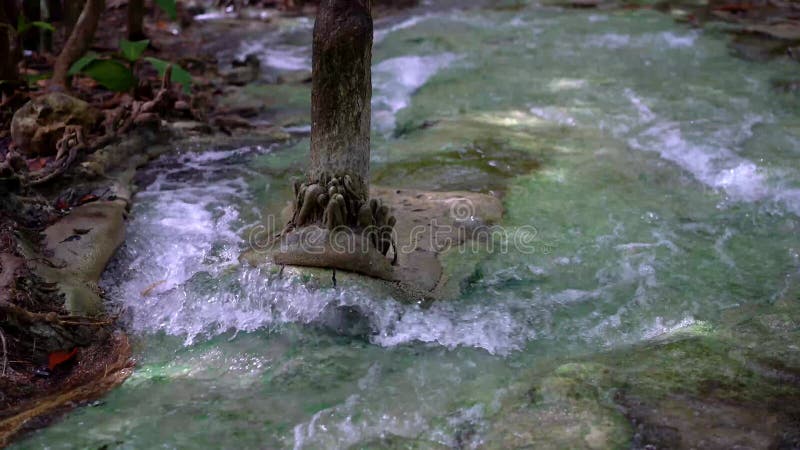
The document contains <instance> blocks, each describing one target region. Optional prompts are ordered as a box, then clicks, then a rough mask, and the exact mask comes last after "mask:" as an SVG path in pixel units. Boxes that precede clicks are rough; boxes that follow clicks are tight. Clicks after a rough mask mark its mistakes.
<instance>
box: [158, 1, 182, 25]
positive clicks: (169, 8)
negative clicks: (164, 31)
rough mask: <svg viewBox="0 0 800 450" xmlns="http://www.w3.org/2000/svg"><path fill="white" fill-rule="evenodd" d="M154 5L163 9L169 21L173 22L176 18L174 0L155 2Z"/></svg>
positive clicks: (176, 8) (176, 11)
mask: <svg viewBox="0 0 800 450" xmlns="http://www.w3.org/2000/svg"><path fill="white" fill-rule="evenodd" d="M156 5H158V6H159V7H160V8H161V9H163V10H164V12H166V13H167V15H168V16H169V18H170V19H172V20H175V19H176V18H177V17H178V5H177V3H176V2H175V0H156Z"/></svg>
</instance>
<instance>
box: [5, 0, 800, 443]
mask: <svg viewBox="0 0 800 450" xmlns="http://www.w3.org/2000/svg"><path fill="white" fill-rule="evenodd" d="M557 4H558V5H559V6H566V7H572V8H598V9H615V8H617V9H629V8H653V9H656V10H659V11H662V12H664V13H667V14H670V15H672V16H673V17H675V19H676V20H679V21H682V22H686V23H688V24H689V25H690V26H694V27H703V26H710V25H711V24H714V26H720V27H722V29H723V30H724V31H726V32H729V33H731V48H732V51H734V52H735V53H736V54H737V55H738V56H741V57H744V58H747V59H751V60H757V61H758V60H766V59H769V58H772V57H775V56H777V55H785V54H788V55H789V56H790V57H792V58H794V59H798V60H800V3H795V2H782V1H775V0H772V1H769V2H735V3H734V2H724V1H718V0H714V1H711V2H708V3H702V4H701V3H697V2H693V3H688V2H661V3H657V4H646V5H643V4H631V3H629V2H619V1H605V0H568V1H566V2H558V3H557ZM254 11H255V10H251V11H249V12H248V13H247V14H244V13H242V14H239V15H235V14H234V15H230V14H229V15H225V17H226V18H225V20H220V21H194V20H193V15H194V14H197V13H200V12H202V11H188V10H180V11H179V15H178V18H177V20H176V21H168V20H161V19H158V18H155V19H152V18H151V19H146V26H145V31H146V35H147V36H148V38H149V40H150V43H149V47H148V49H147V50H146V51H145V56H153V57H157V58H159V59H162V60H166V61H171V62H174V63H176V64H178V65H179V66H180V67H182V68H184V69H186V70H187V71H188V72H189V73H190V74H191V76H192V83H191V88H190V89H188V90H186V89H182V87H183V86H180V85H176V84H175V83H172V82H171V81H170V79H169V78H168V77H166V76H163V77H161V76H159V73H158V71H156V70H155V69H153V68H149V67H145V66H138V67H136V71H137V75H138V77H139V80H140V82H139V83H138V85H137V86H136V88H134V89H133V90H132V91H131V92H127V93H115V92H111V91H109V90H107V89H105V88H103V87H102V86H100V85H99V84H98V83H97V82H96V81H94V80H92V79H91V78H88V77H83V76H77V77H75V79H74V80H73V84H72V90H71V92H70V95H71V96H73V97H76V98H79V99H82V100H84V101H85V102H87V103H88V104H81V105H80V106H79V107H78V108H79V109H81V111H83V112H82V113H81V114H88V115H90V116H91V117H92V118H93V120H92V121H91V122H92V123H91V125H90V126H89V125H87V126H85V127H83V128H81V129H76V128H74V123H73V122H70V117H67V116H68V115H69V114H73V113H75V110H74V108H75V105H74V104H72V103H70V105H71V106H69V108H67V109H66V110H63V111H62V110H59V106H58V105H60V103H57V102H58V96H59V95H63V94H58V93H56V94H54V93H52V92H49V91H48V86H47V81H46V79H44V78H43V77H44V75H45V74H47V73H49V72H50V71H51V70H52V65H53V62H54V60H55V56H54V55H51V54H47V53H44V54H39V53H32V54H30V55H28V56H27V57H26V58H25V61H24V64H23V68H22V74H23V75H24V76H25V77H26V78H27V79H28V80H30V82H29V83H26V84H25V85H19V86H16V87H15V88H14V89H8V87H7V86H4V87H5V89H6V92H4V93H3V97H2V103H0V268H2V270H0V324H2V325H0V352H1V353H0V394H1V395H0V446H4V445H5V444H7V443H8V442H9V441H10V439H11V438H12V437H14V436H18V435H19V434H20V433H23V432H25V431H27V430H31V429H34V428H37V427H41V426H43V425H46V424H47V423H48V421H49V420H51V418H52V417H54V416H55V415H56V414H58V413H61V412H63V411H66V410H68V409H70V408H73V407H76V406H78V405H82V404H86V403H88V402H91V401H93V400H95V399H97V398H98V397H100V396H102V395H103V394H104V393H105V392H107V391H108V390H109V389H111V388H113V387H114V386H116V385H118V384H119V383H121V382H122V381H124V380H125V378H126V377H127V376H128V375H129V374H130V373H131V371H132V367H133V361H132V360H131V351H130V344H129V343H128V340H127V338H126V336H125V334H124V332H123V330H122V328H121V327H120V326H119V324H118V322H117V314H118V312H117V311H108V310H107V308H106V307H105V305H104V302H103V292H102V290H101V289H100V288H99V287H98V282H99V278H100V274H101V273H102V271H103V269H104V268H105V265H106V264H107V263H108V261H109V260H110V259H111V257H112V256H113V254H114V251H115V250H116V248H117V247H118V246H119V245H121V244H122V242H123V241H124V227H125V217H126V214H127V212H128V210H129V208H130V205H131V201H132V195H133V190H134V188H135V186H134V174H135V171H136V168H137V167H140V166H142V165H144V164H146V163H147V162H148V161H150V160H152V159H153V158H155V157H156V156H158V155H160V154H162V153H163V152H166V151H169V149H170V148H171V146H170V143H171V142H174V141H175V140H177V139H183V138H186V137H187V136H195V137H197V136H201V137H202V136H205V137H216V138H219V137H229V136H233V137H235V136H236V135H237V134H238V133H240V132H244V131H246V132H247V133H248V134H249V135H257V136H259V137H260V138H262V139H266V140H270V139H273V140H274V139H281V133H282V132H281V129H280V126H277V125H275V124H268V123H264V121H263V117H261V116H260V115H259V108H258V107H253V106H252V105H247V104H243V105H236V104H231V103H230V102H226V101H223V99H225V98H231V97H232V96H235V95H236V94H235V93H236V92H239V91H242V90H243V86H246V85H248V84H250V83H253V82H256V81H257V80H259V79H260V78H262V77H263V74H262V73H260V68H259V64H258V62H257V60H256V59H253V58H245V59H243V60H240V61H234V62H233V64H232V65H231V66H230V67H228V65H227V64H226V65H225V66H224V67H223V66H222V65H221V64H220V63H219V62H218V61H217V58H216V55H217V52H218V51H219V50H220V46H224V45H226V42H227V41H226V39H227V38H228V37H229V36H230V35H231V33H236V29H237V28H239V27H240V24H246V23H247V22H253V21H264V20H271V19H270V18H271V17H275V16H276V15H280V14H307V15H312V14H313V9H308V8H306V9H304V10H302V11H290V12H287V11H278V10H275V9H265V10H261V11H262V12H265V13H264V14H259V13H257V12H254ZM378 13H379V14H388V13H391V10H390V9H386V10H381V9H379V10H378ZM162 19H163V18H162ZM101 23H102V24H103V25H102V26H101V27H100V29H99V30H98V33H97V35H96V36H95V41H94V44H93V46H92V50H93V51H95V52H97V53H100V54H110V53H113V52H116V51H117V50H118V46H117V42H118V40H119V38H120V30H122V29H124V25H125V23H126V8H125V7H124V2H116V4H112V5H110V6H109V8H108V9H107V10H106V12H105V13H104V16H103V18H102V20H101ZM168 73H169V72H168ZM310 77H311V74H310V72H307V71H298V72H297V73H296V74H293V75H292V77H291V78H290V79H287V78H283V79H276V80H273V81H274V83H309V82H310ZM799 78H800V77H799ZM37 80H38V81H37ZM776 87H778V88H780V89H784V90H786V91H797V90H798V89H800V80H785V81H783V82H781V85H780V86H776ZM53 98H56V100H52V99H53ZM54 101H55V102H56V104H54V103H53V102H54ZM29 102H31V103H32V104H34V105H36V104H38V105H39V107H40V111H39V113H40V116H39V118H40V119H41V118H42V117H44V116H43V115H42V114H41V110H45V111H47V110H48V108H50V110H53V109H55V110H56V111H57V114H52V115H51V116H48V117H46V118H45V119H43V120H46V122H47V123H46V124H47V126H52V129H53V130H54V133H58V135H57V136H56V137H57V139H54V138H52V137H50V138H49V139H44V140H43V141H42V142H44V143H45V144H47V145H49V148H39V149H37V150H36V151H33V150H31V149H30V148H24V146H22V145H20V143H15V142H14V141H13V139H12V137H11V122H12V117H13V115H14V114H15V113H17V111H19V110H20V109H23V107H24V106H25V105H26V104H28V103H29ZM67 103H69V102H67ZM54 105H55V106H54ZM65 111H66V112H65ZM87 111H88V112H87ZM59 114H65V115H66V116H62V117H59ZM71 126H72V127H71Z"/></svg>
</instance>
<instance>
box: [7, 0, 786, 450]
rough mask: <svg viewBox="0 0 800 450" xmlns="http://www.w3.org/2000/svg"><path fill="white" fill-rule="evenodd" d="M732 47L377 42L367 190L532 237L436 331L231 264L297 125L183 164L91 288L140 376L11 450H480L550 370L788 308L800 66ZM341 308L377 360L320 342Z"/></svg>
mask: <svg viewBox="0 0 800 450" xmlns="http://www.w3.org/2000/svg"><path fill="white" fill-rule="evenodd" d="M312 25H313V23H312V22H311V21H310V20H308V19H287V20H286V21H284V22H281V24H280V26H278V27H276V31H274V32H272V33H269V34H265V36H266V37H259V36H252V37H250V38H249V39H247V40H245V42H243V43H242V44H241V46H240V47H239V48H237V49H236V52H237V53H238V54H246V53H249V52H254V51H255V52H257V53H258V55H259V56H260V57H261V59H262V62H263V63H264V65H265V66H266V67H267V68H268V70H272V71H277V72H280V71H287V70H297V69H303V68H309V67H310V32H311V27H312ZM726 42H727V37H726V36H725V35H723V34H717V33H715V32H713V31H698V30H694V29H690V28H687V27H685V26H683V25H680V24H676V23H675V22H674V21H673V20H672V19H671V18H670V17H668V16H666V15H663V14H660V13H657V12H653V11H565V10H561V9H555V8H547V7H542V6H536V5H533V6H527V7H521V8H509V9H492V8H490V7H474V8H463V7H461V8H459V7H451V6H447V5H439V6H437V5H433V6H430V5H429V6H427V7H424V8H421V9H420V10H411V11H410V12H406V13H403V14H401V15H399V16H393V17H391V18H388V19H382V20H379V21H378V22H377V23H376V33H375V48H374V67H373V81H374V92H373V125H374V127H373V131H374V137H373V178H374V179H375V180H376V182H378V183H380V184H382V185H390V186H403V187H416V188H425V189H439V190H456V189H465V190H475V191H480V192H485V193H493V194H496V195H501V196H502V198H503V203H504V206H505V208H506V215H505V217H504V221H503V223H502V225H503V226H504V227H505V228H506V229H507V230H511V231H513V230H515V229H519V228H520V227H527V228H526V229H529V230H530V229H534V230H535V239H534V240H533V241H532V242H528V243H527V244H528V245H526V246H525V247H524V248H519V246H517V247H515V246H513V245H512V246H510V247H509V248H508V249H507V251H499V250H498V251H494V252H492V253H490V254H482V255H479V257H476V259H477V261H476V262H475V268H474V270H473V271H472V274H471V275H470V276H469V277H468V278H467V280H465V281H464V283H463V292H462V294H461V296H460V297H459V298H457V299H452V300H448V301H442V302H438V303H434V304H433V305H432V306H431V307H430V308H427V309H422V308H420V307H419V306H417V305H407V304H402V303H400V302H398V301H395V300H394V299H391V298H385V297H383V296H381V295H377V294H375V293H371V292H369V291H368V290H366V289H361V290H355V289H352V290H346V289H345V290H343V289H331V288H326V289H319V288H312V287H309V286H307V285H305V284H304V283H303V282H302V280H296V279H276V278H275V277H270V276H268V275H267V274H266V273H262V272H261V271H260V270H259V269H253V268H249V267H246V266H244V265H241V264H240V263H239V262H238V256H239V254H240V253H241V252H242V251H243V250H246V249H247V247H248V233H249V231H250V229H251V228H252V226H253V225H254V224H257V223H259V222H261V221H263V220H266V217H267V216H268V215H270V214H277V211H278V210H279V209H280V208H281V207H282V205H283V203H284V202H285V200H286V199H288V198H289V193H290V189H289V188H288V186H289V181H288V180H289V177H290V176H292V175H296V174H299V173H302V171H303V167H304V165H305V160H306V158H307V148H308V139H307V132H308V126H307V125H308V119H307V113H306V116H305V117H304V116H303V115H302V114H300V119H294V123H292V124H291V125H292V127H290V128H289V131H291V132H293V133H294V134H293V138H292V139H291V140H290V141H289V142H288V143H280V144H269V145H264V146H251V147H244V148H235V149H231V148H229V147H228V146H220V147H219V148H211V149H209V148H196V147H193V146H191V145H188V144H187V145H185V146H183V147H182V148H180V149H179V150H180V152H179V153H178V154H177V155H168V156H165V157H163V158H162V159H161V160H159V161H157V162H155V163H154V164H152V165H151V167H150V168H149V169H147V170H145V171H144V174H143V175H142V176H141V177H140V185H141V186H140V187H141V188H142V190H141V192H140V193H139V194H137V196H136V200H135V205H134V208H133V213H132V220H131V221H130V224H129V230H128V239H127V241H126V244H125V245H124V247H123V248H122V249H121V251H120V253H119V255H118V257H117V258H116V260H115V261H114V263H113V265H112V267H111V268H110V269H109V270H108V271H107V273H106V276H105V279H104V286H105V287H106V289H107V290H108V293H109V296H110V298H111V299H113V301H114V303H115V304H116V305H117V306H119V307H120V308H121V309H123V310H124V311H125V316H126V317H127V319H128V320H127V323H128V327H129V329H130V333H131V334H132V335H133V336H134V337H135V342H136V348H135V356H136V358H137V361H138V363H137V368H136V371H135V373H134V374H133V376H132V377H131V378H130V379H129V380H128V381H127V382H126V383H125V384H124V385H122V386H121V387H119V388H117V389H116V390H114V391H113V392H111V393H110V394H109V395H108V396H107V397H106V398H105V399H104V400H103V401H102V402H101V403H100V404H98V405H97V406H94V407H84V408H81V409H78V410H76V411H74V412H72V413H70V414H69V415H68V416H67V417H66V418H65V419H64V420H63V421H60V422H59V423H57V424H55V425H53V426H51V427H49V428H47V429H44V430H42V431H40V432H37V433H35V434H33V435H32V436H31V437H29V438H28V439H26V440H25V441H22V442H21V443H19V447H20V448H40V447H45V448H73V447H78V448H100V447H103V446H108V447H104V448H117V447H119V448H155V447H159V448H209V447H210V448H215V447H226V448H309V449H316V448H347V447H349V446H356V447H360V446H363V447H365V448H372V447H370V445H372V444H370V443H375V442H377V441H376V440H379V439H381V438H385V437H387V436H400V437H403V438H409V439H414V440H417V441H419V442H428V443H430V445H433V444H432V443H434V442H435V443H439V444H441V445H445V446H451V447H465V448H471V447H479V446H481V445H482V444H483V443H487V442H488V441H487V439H489V438H488V437H487V436H489V435H490V434H491V431H490V430H491V429H492V428H493V427H495V426H496V425H497V422H498V421H500V420H501V419H498V417H501V416H498V414H499V412H501V411H502V410H503V405H505V404H507V403H508V402H509V401H512V402H513V399H512V400H509V396H512V395H514V394H513V393H512V391H513V389H511V386H515V385H517V384H520V383H521V384H526V383H527V384H531V383H535V380H536V377H537V376H540V375H537V374H547V373H549V372H548V371H550V370H552V367H553V366H555V365H557V364H556V362H559V363H558V364H560V363H561V362H564V361H572V360H579V359H580V358H584V357H591V355H596V354H600V353H606V352H613V351H625V349H629V348H632V347H631V346H633V347H634V348H635V347H636V346H637V345H640V344H642V343H646V342H652V341H653V340H654V339H656V340H657V339H659V338H661V337H663V336H664V335H674V334H675V333H680V332H681V330H690V331H691V330H698V329H702V330H705V331H704V332H705V333H712V334H713V333H714V332H716V331H717V330H718V331H719V332H720V333H723V331H722V330H727V329H726V328H725V327H724V323H723V322H724V321H723V320H722V319H721V318H722V317H725V316H726V315H730V314H731V311H750V310H752V308H762V309H764V310H765V311H767V312H768V313H769V312H770V311H772V310H771V309H770V308H773V307H775V308H777V307H778V306H781V305H782V306H781V307H786V305H789V307H795V306H796V303H797V301H798V294H797V292H798V275H800V243H799V242H798V240H797V238H796V236H797V235H798V230H799V229H800V219H799V218H798V216H800V163H799V162H798V156H800V125H799V124H800V113H798V111H799V110H798V108H797V102H798V97H796V96H794V97H792V96H791V94H789V95H787V94H785V93H780V92H776V91H774V90H773V89H772V88H771V82H772V81H773V80H776V79H785V78H790V77H792V76H793V75H794V76H796V74H797V66H796V63H791V62H788V61H782V60H776V61H774V62H769V63H758V64H756V63H752V62H747V61H744V60H741V59H736V58H734V57H732V56H731V55H730V50H729V49H728V47H727V46H726ZM270 89H271V88H270V87H269V86H267V87H266V88H265V92H267V93H269V92H271V91H270ZM276 89H279V88H276ZM281 89H289V88H281ZM296 89H297V90H298V92H295V93H294V94H292V95H294V96H295V97H297V98H300V99H301V100H299V101H298V103H299V105H300V106H299V107H298V109H299V110H303V108H305V107H307V103H304V101H303V100H302V99H304V98H307V96H308V95H309V93H308V88H307V87H299V88H296ZM331 305H349V306H354V307H357V308H358V309H359V310H360V311H362V312H363V314H364V315H365V316H366V318H367V319H368V320H369V328H370V330H371V332H370V333H368V336H367V337H363V336H361V337H347V336H338V335H336V334H335V333H333V332H331V331H330V330H329V329H327V328H326V327H325V326H324V324H322V323H323V321H322V320H321V318H322V317H323V316H324V315H325V314H326V311H329V309H328V308H329V307H330V306H331ZM775 305H778V306H775ZM793 317H796V316H793ZM788 326H789V328H791V329H792V330H796V329H798V327H800V325H799V324H798V322H793V323H791V321H790V325H788ZM792 327H794V328H792ZM709 330H710V331H709ZM724 333H725V334H726V336H727V339H730V340H732V341H733V342H739V343H741V344H742V345H746V343H747V342H749V341H748V340H750V339H754V340H758V339H761V337H762V336H760V335H755V337H754V336H753V335H752V334H748V335H744V334H741V335H739V334H736V333H735V332H731V331H729V330H727V331H724ZM792 336H796V335H792ZM796 343H797V342H796V341H795V342H794V343H792V342H784V343H783V344H782V345H783V347H782V349H783V350H782V352H783V353H782V354H783V355H784V356H785V357H786V358H789V359H791V358H798V352H799V351H800V350H799V349H798V347H797V346H796V345H795V344H796ZM787 355H788V356H787ZM632 359H634V360H635V359H636V358H632ZM631 364H635V362H631ZM668 364H674V365H677V366H680V365H682V364H684V362H682V361H681V359H680V357H679V356H675V357H674V359H673V360H669V361H668ZM541 376H543V375H541ZM587 420H590V419H587ZM623 430H624V431H625V430H627V429H625V428H624V427H623ZM625 433H628V434H627V436H628V438H626V439H630V432H629V431H625ZM375 445H377V444H375ZM569 446H571V447H573V448H576V447H577V444H575V445H569ZM404 448H405V447H404ZM422 448H426V447H425V446H423V447H422Z"/></svg>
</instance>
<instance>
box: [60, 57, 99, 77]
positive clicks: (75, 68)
mask: <svg viewBox="0 0 800 450" xmlns="http://www.w3.org/2000/svg"><path fill="white" fill-rule="evenodd" d="M97 58H99V55H98V54H97V53H95V52H89V53H87V54H85V55H83V56H82V57H81V58H80V59H78V60H77V61H75V62H74V63H72V67H70V68H69V72H67V75H69V76H72V75H75V74H76V73H78V72H80V71H82V70H83V68H84V67H86V66H88V65H89V64H90V63H92V62H93V61H95V60H96V59H97Z"/></svg>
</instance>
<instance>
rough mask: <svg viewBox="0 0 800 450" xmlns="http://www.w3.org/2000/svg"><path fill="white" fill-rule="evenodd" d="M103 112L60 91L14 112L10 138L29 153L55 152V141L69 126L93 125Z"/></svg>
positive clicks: (34, 100)
mask: <svg viewBox="0 0 800 450" xmlns="http://www.w3.org/2000/svg"><path fill="white" fill-rule="evenodd" d="M100 116H101V115H100V113H99V112H98V111H97V110H96V109H94V108H93V107H92V106H91V105H89V104H88V103H86V102H85V101H83V100H79V99H77V98H75V97H71V96H69V95H67V94H63V93H60V92H52V93H49V94H45V95H43V96H41V97H37V98H34V99H33V100H31V101H29V102H28V103H26V104H25V106H23V107H22V108H20V109H19V110H17V112H16V113H14V117H13V119H12V120H11V137H12V138H13V139H14V142H15V143H16V144H17V145H18V146H19V147H20V148H21V149H22V151H23V153H25V154H27V155H51V154H55V153H56V142H57V141H58V140H59V139H60V138H61V136H62V135H63V134H64V128H65V127H66V126H67V125H80V126H83V127H86V128H91V127H93V126H94V124H96V123H97V121H98V120H100Z"/></svg>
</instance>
